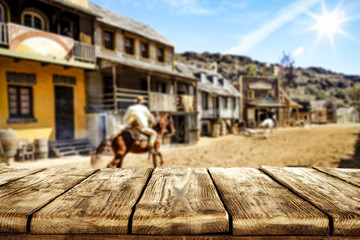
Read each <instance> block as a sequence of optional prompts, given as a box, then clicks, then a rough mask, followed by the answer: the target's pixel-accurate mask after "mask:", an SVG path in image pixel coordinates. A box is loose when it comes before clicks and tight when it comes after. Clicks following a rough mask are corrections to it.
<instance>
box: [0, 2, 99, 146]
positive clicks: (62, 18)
mask: <svg viewBox="0 0 360 240" xmlns="http://www.w3.org/2000/svg"><path fill="white" fill-rule="evenodd" d="M96 18H97V14H96V13H94V12H93V11H92V10H90V9H89V5H88V2H87V0H80V1H71V0H54V1H46V0H27V1H22V0H0V129H7V128H12V129H14V130H16V132H17V137H18V138H25V139H29V140H30V141H33V140H34V139H37V138H40V139H47V140H52V141H56V140H64V139H83V138H86V137H87V133H86V112H85V107H86V95H85V78H84V72H85V71H86V70H93V69H95V68H96V65H95V49H94V46H93V42H94V38H93V30H94V24H95V19H96Z"/></svg>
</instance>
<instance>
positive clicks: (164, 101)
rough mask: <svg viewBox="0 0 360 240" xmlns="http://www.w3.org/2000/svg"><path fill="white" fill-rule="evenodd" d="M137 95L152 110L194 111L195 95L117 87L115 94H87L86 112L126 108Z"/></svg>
mask: <svg viewBox="0 0 360 240" xmlns="http://www.w3.org/2000/svg"><path fill="white" fill-rule="evenodd" d="M137 96H143V97H144V99H145V104H147V105H148V106H149V109H150V111H152V112H177V111H184V112H194V111H195V109H196V108H195V96H190V95H174V94H166V93H157V92H150V95H148V92H147V91H143V90H135V89H125V88H117V89H116V96H115V97H114V93H107V94H98V95H90V96H88V108H87V111H88V112H100V111H106V110H109V111H118V110H120V111H121V110H126V109H127V108H128V107H129V106H130V105H132V104H134V103H135V99H136V97H137Z"/></svg>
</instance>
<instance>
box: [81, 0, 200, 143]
mask: <svg viewBox="0 0 360 240" xmlns="http://www.w3.org/2000/svg"><path fill="white" fill-rule="evenodd" d="M89 9H90V10H91V11H92V12H96V13H97V14H98V15H99V17H98V18H97V21H96V24H95V49H96V58H97V63H98V66H99V69H98V70H96V71H88V72H87V73H86V85H87V92H86V94H87V98H88V104H87V119H88V132H89V138H90V139H91V141H92V143H93V144H95V145H96V144H98V143H99V142H100V141H101V140H102V139H103V138H104V137H105V136H106V135H107V134H110V133H114V132H116V131H117V130H118V128H117V126H119V125H120V124H121V123H122V117H123V115H124V113H125V111H126V109H127V107H128V106H130V105H131V104H134V100H135V98H136V97H137V96H139V95H140V96H143V97H144V98H145V100H146V104H147V106H148V107H149V109H150V111H151V112H152V113H153V114H155V115H156V116H159V115H161V114H164V113H170V114H171V115H172V117H173V118H174V121H175V128H176V134H175V135H174V136H173V137H172V139H167V140H168V142H174V143H195V142H196V105H195V100H196V99H195V96H196V84H197V81H196V78H194V76H188V75H185V74H181V73H178V72H176V71H175V66H174V45H173V44H172V43H171V42H170V41H169V40H167V39H166V38H165V37H164V36H162V35H161V34H159V33H158V32H157V31H155V30H154V29H153V28H151V27H150V26H148V25H145V24H143V23H139V22H137V21H134V20H132V19H129V18H126V17H124V16H121V15H119V14H117V13H114V12H112V11H110V10H107V9H105V8H102V7H100V6H97V5H95V4H91V3H89ZM194 129H195V130H194Z"/></svg>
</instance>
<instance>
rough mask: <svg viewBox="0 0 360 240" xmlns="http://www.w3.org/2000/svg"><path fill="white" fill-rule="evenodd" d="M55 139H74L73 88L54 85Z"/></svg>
mask: <svg viewBox="0 0 360 240" xmlns="http://www.w3.org/2000/svg"><path fill="white" fill-rule="evenodd" d="M55 124H56V139H57V140H64V139H74V90H73V88H72V87H59V86H56V87H55Z"/></svg>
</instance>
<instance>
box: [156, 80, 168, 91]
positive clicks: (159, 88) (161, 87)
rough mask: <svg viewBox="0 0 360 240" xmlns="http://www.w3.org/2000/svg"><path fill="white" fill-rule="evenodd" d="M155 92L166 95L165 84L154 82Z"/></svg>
mask: <svg viewBox="0 0 360 240" xmlns="http://www.w3.org/2000/svg"><path fill="white" fill-rule="evenodd" d="M156 92H159V93H166V83H164V82H156Z"/></svg>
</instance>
